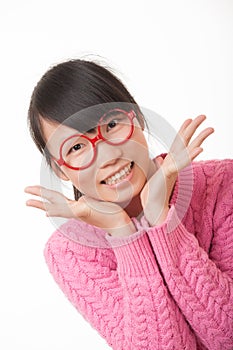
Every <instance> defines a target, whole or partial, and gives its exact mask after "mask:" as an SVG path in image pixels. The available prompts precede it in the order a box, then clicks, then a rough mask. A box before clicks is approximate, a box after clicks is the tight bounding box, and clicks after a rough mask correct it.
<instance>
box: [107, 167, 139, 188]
mask: <svg viewBox="0 0 233 350" xmlns="http://www.w3.org/2000/svg"><path fill="white" fill-rule="evenodd" d="M133 165H134V162H130V163H129V164H128V165H126V166H125V167H124V168H122V169H121V170H119V171H117V172H116V173H115V174H113V175H111V176H109V177H108V178H106V179H105V180H103V181H101V184H105V185H108V186H114V185H117V184H119V183H121V182H123V181H127V180H129V178H130V177H131V174H132V168H133Z"/></svg>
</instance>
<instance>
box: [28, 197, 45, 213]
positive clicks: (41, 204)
mask: <svg viewBox="0 0 233 350" xmlns="http://www.w3.org/2000/svg"><path fill="white" fill-rule="evenodd" d="M26 205H27V206H28V207H34V208H38V209H41V210H44V211H46V207H45V203H44V202H42V201H38V200H36V199H29V200H27V201H26Z"/></svg>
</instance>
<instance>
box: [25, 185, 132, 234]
mask: <svg viewBox="0 0 233 350" xmlns="http://www.w3.org/2000/svg"><path fill="white" fill-rule="evenodd" d="M25 192H26V193H29V194H31V195H35V196H38V197H40V199H39V200H38V199H29V200H28V201H27V202H26V204H27V205H28V206H31V207H34V208H38V209H41V210H44V211H45V212H46V215H47V216H51V217H53V216H57V217H64V218H75V219H79V220H82V221H85V222H86V223H87V224H90V225H93V226H97V227H100V228H102V229H103V230H105V231H107V232H108V233H109V234H110V235H112V236H117V237H123V236H128V235H130V234H132V233H134V232H135V231H136V230H135V227H134V224H133V222H132V221H131V219H130V217H129V216H128V215H127V213H126V212H125V211H124V210H123V209H122V208H121V207H120V206H119V205H117V204H115V203H111V202H101V201H97V200H95V199H93V198H90V197H87V196H82V197H81V198H80V199H79V200H78V201H76V200H71V199H68V198H67V197H65V196H64V195H63V194H61V193H59V192H57V191H53V190H49V189H46V188H44V187H42V186H29V187H26V188H25Z"/></svg>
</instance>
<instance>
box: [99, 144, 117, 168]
mask: <svg viewBox="0 0 233 350" xmlns="http://www.w3.org/2000/svg"><path fill="white" fill-rule="evenodd" d="M96 146H97V149H96V151H97V158H96V161H97V164H98V166H99V167H100V168H104V167H106V166H109V165H113V164H115V163H116V162H117V160H118V159H119V158H122V156H123V152H122V149H121V148H120V147H119V145H110V144H107V143H106V142H104V141H101V142H98V143H97V145H96Z"/></svg>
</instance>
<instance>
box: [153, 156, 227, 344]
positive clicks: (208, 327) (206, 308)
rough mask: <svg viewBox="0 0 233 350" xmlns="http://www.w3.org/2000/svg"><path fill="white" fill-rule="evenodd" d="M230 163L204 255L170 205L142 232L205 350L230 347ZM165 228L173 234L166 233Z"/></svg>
mask: <svg viewBox="0 0 233 350" xmlns="http://www.w3.org/2000/svg"><path fill="white" fill-rule="evenodd" d="M232 164H233V163H232V162H229V163H228V165H227V166H226V168H225V169H224V170H225V171H224V172H223V173H224V176H223V180H222V182H221V186H220V188H219V191H218V193H219V195H218V198H217V201H216V205H215V211H214V216H213V223H214V225H213V240H212V244H211V246H210V252H209V254H208V253H207V252H205V251H204V250H203V249H202V248H201V247H200V245H199V242H198V240H197V238H196V237H195V234H193V233H190V232H188V231H187V229H186V228H185V226H184V225H183V223H182V222H181V221H180V220H179V218H178V216H177V213H176V209H175V207H174V205H172V207H171V209H170V211H169V214H168V217H167V220H166V222H165V223H164V224H163V225H161V226H158V227H151V228H149V229H148V236H149V238H150V241H151V244H152V247H153V250H154V252H155V255H156V258H157V260H158V264H159V265H160V268H161V271H162V274H163V276H164V278H165V281H166V283H167V286H168V288H169V290H170V293H171V295H172V296H173V298H174V300H175V301H176V303H177V305H178V307H179V308H180V310H181V312H182V313H183V314H184V316H185V317H186V319H187V321H188V322H189V324H190V325H191V327H192V329H193V330H194V332H195V334H196V335H197V337H198V338H199V341H200V342H201V343H202V344H203V345H204V346H205V347H206V348H207V349H209V350H224V349H225V350H232V348H233V198H232V196H233V182H232V181H233V180H232V179H233V168H232ZM171 223H172V224H171ZM168 224H169V225H170V226H172V227H173V228H174V230H173V231H171V232H170V231H169V230H168V226H169V225H168ZM211 234H212V233H211Z"/></svg>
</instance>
